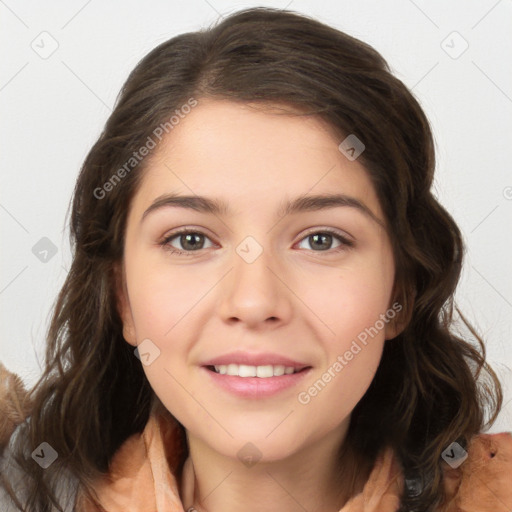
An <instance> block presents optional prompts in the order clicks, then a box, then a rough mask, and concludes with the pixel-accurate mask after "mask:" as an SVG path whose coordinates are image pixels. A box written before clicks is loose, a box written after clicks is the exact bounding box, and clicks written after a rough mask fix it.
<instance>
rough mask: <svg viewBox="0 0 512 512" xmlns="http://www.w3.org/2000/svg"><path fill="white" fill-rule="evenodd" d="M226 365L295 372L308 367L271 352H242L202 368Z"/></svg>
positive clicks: (206, 363)
mask: <svg viewBox="0 0 512 512" xmlns="http://www.w3.org/2000/svg"><path fill="white" fill-rule="evenodd" d="M228 364H245V365H248V366H267V365H272V366H277V365H282V366H288V367H289V366H292V367H293V368H295V369H296V370H302V369H304V368H307V367H309V366H310V365H308V364H305V363H301V362H299V361H294V360H293V359H290V358H288V357H285V356H281V355H279V354H272V353H271V352H265V353H261V354H250V353H248V352H242V351H235V352H230V353H229V354H224V355H222V356H218V357H214V358H213V359H210V360H208V361H205V362H204V363H202V366H220V365H228Z"/></svg>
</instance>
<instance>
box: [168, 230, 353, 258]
mask: <svg viewBox="0 0 512 512" xmlns="http://www.w3.org/2000/svg"><path fill="white" fill-rule="evenodd" d="M183 234H194V235H203V236H205V237H206V238H209V237H208V236H207V235H206V234H205V233H203V232H202V231H198V230H192V229H190V228H183V229H180V230H179V231H175V232H174V233H172V234H170V235H169V236H166V237H165V238H164V239H163V240H162V241H161V242H159V245H160V246H162V247H163V248H164V249H165V250H166V251H169V252H170V253H171V254H176V255H179V256H193V255H194V254H195V253H198V252H200V251H201V249H198V250H196V251H182V250H180V249H176V248H174V247H172V246H171V245H169V244H170V242H171V241H172V240H173V239H174V238H176V237H177V236H179V235H183ZM318 234H328V235H332V236H333V237H334V238H336V239H337V240H338V241H339V242H341V245H340V246H339V247H337V248H335V249H327V250H325V251H313V250H312V249H310V251H311V252H316V253H327V254H332V253H337V252H341V251H344V250H346V249H347V248H351V247H354V242H352V241H351V240H348V239H347V238H345V237H344V236H342V235H340V234H339V233H338V231H335V230H333V229H329V228H326V229H320V230H318V231H311V232H310V233H307V234H306V235H305V236H304V237H303V238H301V239H300V242H302V241H303V240H304V239H306V238H308V237H310V236H312V235H318Z"/></svg>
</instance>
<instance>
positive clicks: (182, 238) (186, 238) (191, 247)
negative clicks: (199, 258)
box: [181, 233, 201, 249]
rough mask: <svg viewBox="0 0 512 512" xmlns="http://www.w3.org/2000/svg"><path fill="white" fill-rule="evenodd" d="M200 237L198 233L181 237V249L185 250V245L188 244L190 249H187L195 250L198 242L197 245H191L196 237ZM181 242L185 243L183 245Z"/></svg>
mask: <svg viewBox="0 0 512 512" xmlns="http://www.w3.org/2000/svg"><path fill="white" fill-rule="evenodd" d="M200 236H201V235H200V234H199V233H192V234H187V235H182V237H181V244H182V247H184V248H185V249H187V244H190V247H188V248H189V249H196V248H197V246H198V245H200V241H199V242H198V243H197V244H194V243H193V239H195V238H196V237H200ZM191 239H192V243H191ZM183 241H185V243H183ZM196 241H197V239H196Z"/></svg>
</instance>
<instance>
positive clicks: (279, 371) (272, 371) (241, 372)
mask: <svg viewBox="0 0 512 512" xmlns="http://www.w3.org/2000/svg"><path fill="white" fill-rule="evenodd" d="M206 368H207V369H208V370H210V371H211V372H214V373H217V374H220V375H227V376H233V377H242V378H244V377H259V378H261V379H268V378H270V377H281V376H286V375H293V374H295V373H301V372H303V371H306V370H308V369H309V368H311V366H304V367H302V368H294V367H293V366H283V365H262V366H251V365H245V364H227V365H215V366H213V365H208V366H206Z"/></svg>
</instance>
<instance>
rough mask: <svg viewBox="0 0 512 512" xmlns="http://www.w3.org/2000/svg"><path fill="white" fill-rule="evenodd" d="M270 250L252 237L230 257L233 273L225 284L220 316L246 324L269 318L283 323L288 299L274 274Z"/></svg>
mask: <svg viewBox="0 0 512 512" xmlns="http://www.w3.org/2000/svg"><path fill="white" fill-rule="evenodd" d="M275 263H276V262H275V259H274V258H273V254H272V251H271V250H270V249H267V248H265V247H264V246H263V244H261V243H260V242H259V241H258V240H256V238H255V237H253V236H247V237H246V238H244V239H243V240H242V241H241V242H240V243H239V244H238V246H236V247H235V251H234V254H233V255H232V264H233V271H232V272H230V277H229V278H228V280H227V282H226V289H225V291H224V292H225V293H224V296H223V303H222V307H221V310H222V315H223V317H224V318H225V319H230V318H238V319H239V320H241V321H244V322H247V323H257V322H263V321H265V320H267V319H269V318H274V319H281V320H284V319H286V318H287V316H288V315H289V314H290V309H291V308H290V302H289V301H290V297H289V294H288V292H287V288H286V287H285V286H284V285H283V283H282V282H281V280H280V279H279V278H278V277H277V275H276V273H277V272H278V271H277V268H278V267H279V265H276V264H275Z"/></svg>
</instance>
